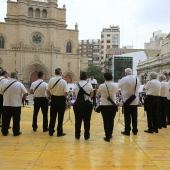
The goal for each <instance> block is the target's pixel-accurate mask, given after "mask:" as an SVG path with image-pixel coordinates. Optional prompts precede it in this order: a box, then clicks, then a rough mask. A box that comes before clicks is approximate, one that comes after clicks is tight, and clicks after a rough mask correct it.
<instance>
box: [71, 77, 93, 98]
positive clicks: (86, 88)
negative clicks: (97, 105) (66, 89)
mask: <svg viewBox="0 0 170 170" xmlns="http://www.w3.org/2000/svg"><path fill="white" fill-rule="evenodd" d="M86 83H87V81H85V80H80V81H79V84H80V86H81V87H83V86H84V85H85V84H86ZM83 89H84V91H85V92H86V93H88V94H90V92H92V91H93V87H92V85H91V83H87V84H86V85H85V87H83ZM73 92H74V93H75V95H76V97H77V95H78V92H79V87H78V86H77V85H76V84H75V85H74V89H73ZM84 98H85V100H91V97H89V96H87V95H84Z"/></svg>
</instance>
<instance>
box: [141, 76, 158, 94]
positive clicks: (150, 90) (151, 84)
mask: <svg viewBox="0 0 170 170" xmlns="http://www.w3.org/2000/svg"><path fill="white" fill-rule="evenodd" d="M144 88H145V89H146V90H145V91H146V95H151V96H160V90H161V83H160V82H159V81H158V80H157V79H152V80H151V81H148V82H147V84H146V85H145V86H144Z"/></svg>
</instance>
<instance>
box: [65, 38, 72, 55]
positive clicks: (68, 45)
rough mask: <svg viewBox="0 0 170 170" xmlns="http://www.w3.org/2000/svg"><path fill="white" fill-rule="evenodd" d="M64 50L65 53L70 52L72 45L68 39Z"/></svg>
mask: <svg viewBox="0 0 170 170" xmlns="http://www.w3.org/2000/svg"><path fill="white" fill-rule="evenodd" d="M66 52H67V53H72V45H71V42H70V41H69V42H68V43H67V47H66Z"/></svg>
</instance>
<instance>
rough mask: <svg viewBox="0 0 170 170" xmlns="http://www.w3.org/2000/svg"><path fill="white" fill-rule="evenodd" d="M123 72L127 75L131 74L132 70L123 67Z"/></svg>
mask: <svg viewBox="0 0 170 170" xmlns="http://www.w3.org/2000/svg"><path fill="white" fill-rule="evenodd" d="M125 73H126V74H127V75H132V73H133V71H132V69H131V68H126V69H125Z"/></svg>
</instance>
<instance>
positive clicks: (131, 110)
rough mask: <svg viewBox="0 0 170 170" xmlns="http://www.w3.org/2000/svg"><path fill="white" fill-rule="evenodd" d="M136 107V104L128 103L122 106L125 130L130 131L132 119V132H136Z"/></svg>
mask: <svg viewBox="0 0 170 170" xmlns="http://www.w3.org/2000/svg"><path fill="white" fill-rule="evenodd" d="M137 109H138V107H137V105H129V106H126V107H124V121H125V132H126V133H130V131H131V121H132V132H133V133H137V132H138V128H137V122H138V121H137V118H138V110H137Z"/></svg>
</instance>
